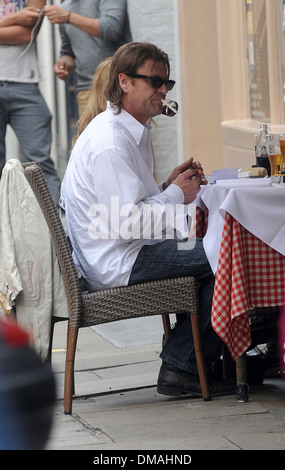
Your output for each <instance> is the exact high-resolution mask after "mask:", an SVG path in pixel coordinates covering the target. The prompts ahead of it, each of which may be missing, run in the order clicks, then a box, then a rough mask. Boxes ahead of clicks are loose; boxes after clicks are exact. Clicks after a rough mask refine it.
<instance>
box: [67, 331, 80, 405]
mask: <svg viewBox="0 0 285 470" xmlns="http://www.w3.org/2000/svg"><path fill="white" fill-rule="evenodd" d="M77 337H78V329H70V328H68V341H67V350H66V360H65V375H64V413H65V414H71V413H72V395H73V394H74V361H75V350H76V343H77Z"/></svg>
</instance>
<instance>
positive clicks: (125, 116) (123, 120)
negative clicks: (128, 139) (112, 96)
mask: <svg viewBox="0 0 285 470" xmlns="http://www.w3.org/2000/svg"><path fill="white" fill-rule="evenodd" d="M108 108H109V110H110V112H111V113H112V114H113V116H114V118H115V119H116V121H117V122H118V123H120V124H121V125H122V126H124V127H125V128H126V129H128V131H129V132H130V134H131V135H132V136H133V138H134V139H135V141H136V143H137V145H139V144H140V142H141V140H142V137H143V135H144V133H145V132H146V131H149V130H150V129H151V125H150V124H149V123H148V122H147V123H146V124H145V125H143V124H141V123H140V122H139V121H137V120H136V119H135V118H134V117H133V116H132V115H131V114H129V113H128V112H127V111H125V110H124V109H122V110H121V112H120V114H114V112H113V110H112V108H111V107H110V104H109V103H108Z"/></svg>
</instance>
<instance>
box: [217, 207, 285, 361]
mask: <svg viewBox="0 0 285 470" xmlns="http://www.w3.org/2000/svg"><path fill="white" fill-rule="evenodd" d="M284 292H285V257H284V256H283V255H281V254H280V253H278V252H277V251H275V250H273V249H272V248H270V247H269V246H268V245H266V244H265V243H263V242H262V241H261V240H260V239H258V238H256V237H255V236H254V235H253V234H251V233H250V232H248V231H247V230H246V229H245V228H244V227H243V226H242V225H240V224H239V223H238V222H237V221H236V220H235V219H233V218H232V217H231V216H230V215H229V214H228V213H226V216H225V223H224V230H223V236H222V242H221V247H220V255H219V263H218V269H217V273H216V282H215V290H214V298H213V306H212V326H213V328H214V330H215V331H216V332H217V334H218V335H219V336H220V337H221V338H222V339H223V341H224V342H225V343H226V345H227V347H228V349H229V352H230V354H231V356H232V358H233V359H236V358H237V357H239V356H240V355H242V354H243V353H244V352H245V351H246V350H247V348H248V347H249V346H250V343H251V334H250V327H249V321H248V315H247V312H248V311H249V310H250V308H254V307H270V306H280V305H282V301H283V298H284Z"/></svg>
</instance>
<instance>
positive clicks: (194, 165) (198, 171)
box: [165, 158, 207, 188]
mask: <svg viewBox="0 0 285 470" xmlns="http://www.w3.org/2000/svg"><path fill="white" fill-rule="evenodd" d="M190 169H191V170H193V175H192V176H193V177H194V176H199V177H200V178H201V183H200V184H207V182H204V181H202V180H204V179H205V175H204V172H203V168H202V166H201V164H200V163H199V162H194V159H193V158H189V160H187V161H186V162H184V163H182V164H181V165H179V166H177V167H176V168H175V169H174V170H173V172H172V173H171V175H170V176H169V178H168V179H167V181H166V182H165V187H166V188H167V186H169V185H170V184H171V183H173V182H174V180H175V179H176V178H177V177H178V175H180V174H181V173H184V172H185V171H187V170H190Z"/></svg>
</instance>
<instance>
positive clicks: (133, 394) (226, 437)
mask: <svg viewBox="0 0 285 470" xmlns="http://www.w3.org/2000/svg"><path fill="white" fill-rule="evenodd" d="M161 337H162V325H161V319H160V317H154V318H148V319H140V320H138V319H136V320H127V321H123V322H118V323H112V324H109V325H101V326H100V327H96V329H95V330H94V329H93V328H86V329H82V330H80V332H79V339H78V350H77V355H76V398H74V400H73V414H72V416H68V415H67V416H66V415H64V412H63V404H62V397H63V371H64V359H65V346H66V323H65V322H63V323H59V324H57V325H56V326H55V338H54V352H53V363H52V364H53V370H54V372H55V375H56V380H57V384H58V400H57V404H56V409H55V415H54V425H53V429H52V432H51V435H50V439H49V442H48V444H47V447H46V449H47V450H93V451H97V452H102V451H110V450H111V451H118V450H156V451H157V450H161V451H163V450H165V451H169V450H181V451H183V450H187V451H189V450H239V449H247V450H279V449H280V450H281V449H282V450H284V449H285V406H284V405H285V381H284V380H281V379H270V380H269V379H267V380H266V381H265V383H264V385H262V386H260V387H255V388H254V389H253V390H252V391H251V394H250V401H249V402H248V403H238V402H237V400H236V399H235V397H234V395H231V396H225V397H219V398H213V399H212V400H211V401H209V402H204V401H203V400H202V399H197V398H187V399H185V398H184V399H173V398H169V397H166V396H163V395H159V394H158V393H157V391H156V380H157V375H158V371H159V367H160V364H161V360H160V359H159V353H160V349H161ZM148 343H149V344H148Z"/></svg>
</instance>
